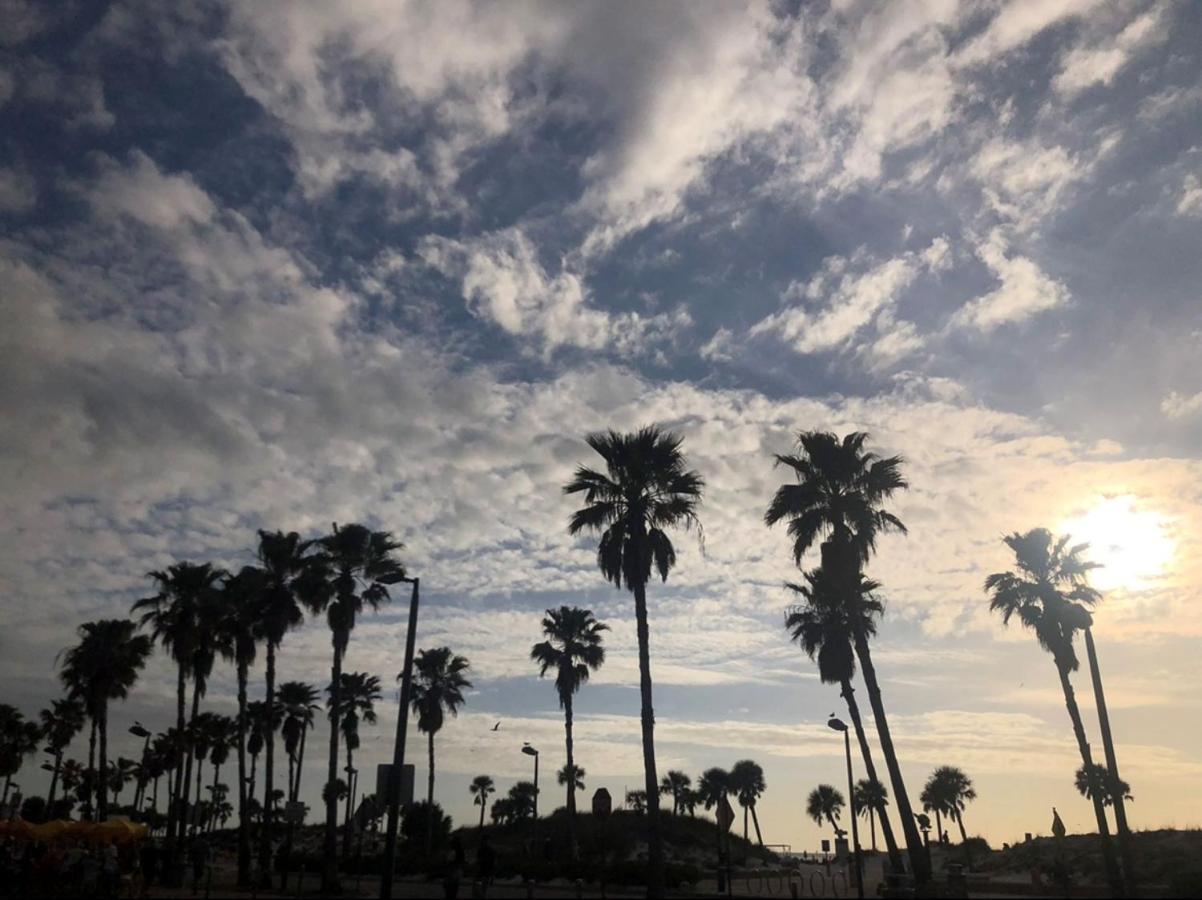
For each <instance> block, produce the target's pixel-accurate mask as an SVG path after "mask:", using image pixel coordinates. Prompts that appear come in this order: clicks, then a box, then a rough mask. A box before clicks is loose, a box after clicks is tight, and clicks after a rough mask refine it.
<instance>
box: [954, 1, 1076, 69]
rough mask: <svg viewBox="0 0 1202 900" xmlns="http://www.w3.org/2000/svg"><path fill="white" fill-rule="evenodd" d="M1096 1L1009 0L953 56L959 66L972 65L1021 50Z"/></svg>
mask: <svg viewBox="0 0 1202 900" xmlns="http://www.w3.org/2000/svg"><path fill="white" fill-rule="evenodd" d="M1099 2H1100V0H1013V2H1011V3H1007V4H1001V5H999V6H998V7H997V8H998V13H997V15H995V16H994V17H993V19H992V21H990V23H989V25H988V26H987V27H986V28H985V30H984V31H982V32H981V33H980V34H979V35H977V36H976V37H975V38H973V39H972V40H971V41H969V42H968V43H967V44H966V45H965V46H964V47H963V49H961V50H959V51H958V52H957V53H956V57H955V61H956V64H957V65H961V66H976V65H981V64H984V63H988V62H990V61H992V60H993V59H995V58H997V57H999V56H1001V55H1003V54H1005V53H1008V52H1009V51H1011V50H1014V49H1016V48H1019V47H1021V46H1022V45H1023V44H1025V43H1026V42H1027V41H1029V40H1031V38H1033V37H1035V36H1036V35H1037V34H1039V33H1040V32H1041V31H1043V30H1044V29H1046V28H1049V27H1051V26H1053V25H1056V24H1058V23H1060V22H1064V21H1066V20H1068V19H1074V18H1079V17H1081V16H1084V15H1085V14H1086V13H1088V12H1090V11H1091V10H1092V9H1093V8H1094V7H1096V6H1097V5H1098V3H1099Z"/></svg>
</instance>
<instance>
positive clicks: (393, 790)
mask: <svg viewBox="0 0 1202 900" xmlns="http://www.w3.org/2000/svg"><path fill="white" fill-rule="evenodd" d="M397 580H398V581H399V582H404V583H407V584H411V585H413V593H412V594H410V596H409V631H408V633H407V634H406V635H405V666H404V668H403V669H401V697H400V712H399V714H398V715H397V720H396V741H395V742H394V743H393V745H392V770H391V771H390V772H389V773H388V796H387V797H385V798H384V800H385V804H386V805H387V807H388V830H387V832H386V833H385V837H384V871H383V872H381V873H380V900H391V898H392V876H393V869H394V868H396V841H397V826H398V824H399V823H400V812H401V769H402V768H403V767H404V765H405V731H406V729H407V728H408V725H409V692H410V688H411V687H412V685H413V647H414V641H415V640H416V639H417V604H418V587H419V584H420V582H421V579H419V578H399V579H397ZM429 812H432V810H431V811H427V814H429Z"/></svg>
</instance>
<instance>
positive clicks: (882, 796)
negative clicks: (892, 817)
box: [851, 778, 889, 850]
mask: <svg viewBox="0 0 1202 900" xmlns="http://www.w3.org/2000/svg"><path fill="white" fill-rule="evenodd" d="M851 805H852V807H853V808H854V809H855V810H856V812H857V813H859V814H860V815H861V816H866V817H867V818H868V827H869V829H870V831H871V833H872V849H873V850H876V819H877V816H880V818H881V821H882V822H884V821H885V807H886V806H888V805H889V791H888V789H887V788H886V787H885V786H884V785H883V784H881V783H880V782H879V781H877V780H876V779H875V778H861V779H860V780H859V781H857V782H856V788H855V792H854V793H853V794H852V800H851Z"/></svg>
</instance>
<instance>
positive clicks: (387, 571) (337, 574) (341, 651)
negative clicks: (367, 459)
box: [298, 524, 405, 893]
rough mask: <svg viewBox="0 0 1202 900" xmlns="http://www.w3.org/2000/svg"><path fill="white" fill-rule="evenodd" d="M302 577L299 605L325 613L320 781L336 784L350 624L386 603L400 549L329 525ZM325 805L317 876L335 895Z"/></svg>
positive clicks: (332, 822)
mask: <svg viewBox="0 0 1202 900" xmlns="http://www.w3.org/2000/svg"><path fill="white" fill-rule="evenodd" d="M317 547H318V552H317V553H316V554H315V555H314V556H313V558H312V561H311V563H310V566H309V568H308V569H307V576H306V578H305V579H304V581H303V583H301V584H298V589H300V590H301V595H302V599H303V600H304V603H305V605H306V606H307V607H308V608H309V610H310V611H311V612H313V613H323V612H324V613H325V615H326V622H327V624H328V625H329V628H330V637H331V643H332V645H333V650H334V655H333V663H332V665H331V666H330V684H331V685H333V686H334V693H333V694H332V695H331V697H330V701H331V704H332V707H331V709H330V753H329V759H328V761H327V766H326V781H327V783H328V784H333V783H334V782H335V781H337V780H338V738H339V735H340V733H341V728H340V727H339V722H340V720H341V719H342V708H341V704H340V702H339V696H338V692H339V689H340V686H341V684H342V664H343V658H344V657H345V656H346V651H347V646H348V644H349V643H350V638H351V632H352V631H354V629H355V621H356V619H358V617H359V615H360V614H361V613H362V612H363V610H364V608H368V609H372V610H377V609H379V608H380V606H382V605H383V604H385V603H387V602H388V601H389V599H390V597H389V594H388V588H389V586H390V585H394V584H397V583H398V582H400V580H401V579H402V578H404V577H405V567H404V566H403V565H402V564H401V561H400V560H399V559H397V557H396V553H397V551H398V550H401V549H402V545H401V544H400V543H398V542H397V541H394V540H393V539H392V535H390V534H389V533H388V532H387V531H372V530H371V529H370V528H368V527H366V526H364V525H358V524H352V525H344V526H342V527H341V528H340V527H339V526H338V525H337V524H335V525H334V530H333V531H332V532H331V533H330V534H328V535H326V536H325V537H323V538H320V539H318V541H317ZM322 796H323V798H324V799H325V803H326V830H325V844H324V848H323V857H324V865H323V867H322V873H321V889H322V892H323V893H337V890H338V799H337V797H336V796H335V792H334V791H332V790H326V791H323V792H322Z"/></svg>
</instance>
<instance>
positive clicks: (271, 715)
mask: <svg viewBox="0 0 1202 900" xmlns="http://www.w3.org/2000/svg"><path fill="white" fill-rule="evenodd" d="M266 674H267V761H266V763H265V764H264V766H263V777H264V778H265V779H266V781H267V783H266V785H265V786H264V787H263V818H262V821H261V823H260V825H259V887H261V888H270V887H271V826H272V821H273V820H274V818H275V816H274V813H275V798H274V797H273V796H272V789H273V788H274V787H275V645H274V644H272V643H271V642H270V641H268V643H267V673H266Z"/></svg>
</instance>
